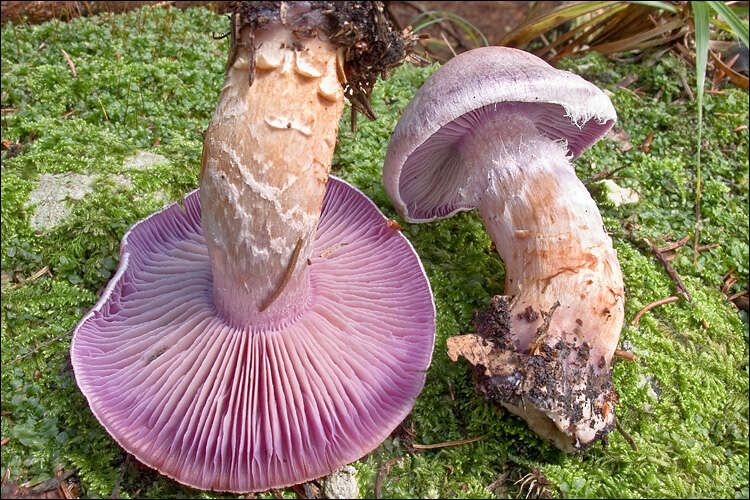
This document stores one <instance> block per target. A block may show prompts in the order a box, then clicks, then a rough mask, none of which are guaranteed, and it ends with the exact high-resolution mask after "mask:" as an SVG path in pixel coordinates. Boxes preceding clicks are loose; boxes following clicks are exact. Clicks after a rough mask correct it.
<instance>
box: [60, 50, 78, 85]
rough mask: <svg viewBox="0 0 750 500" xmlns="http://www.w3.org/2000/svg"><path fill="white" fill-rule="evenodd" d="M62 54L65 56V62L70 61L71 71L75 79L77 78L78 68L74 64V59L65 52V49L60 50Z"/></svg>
mask: <svg viewBox="0 0 750 500" xmlns="http://www.w3.org/2000/svg"><path fill="white" fill-rule="evenodd" d="M60 52H62V54H63V55H64V56H65V60H66V61H68V66H70V71H71V72H72V73H73V78H76V77H77V76H78V74H77V73H76V66H75V64H73V59H71V58H70V56H69V55H68V53H67V52H65V49H62V48H61V49H60Z"/></svg>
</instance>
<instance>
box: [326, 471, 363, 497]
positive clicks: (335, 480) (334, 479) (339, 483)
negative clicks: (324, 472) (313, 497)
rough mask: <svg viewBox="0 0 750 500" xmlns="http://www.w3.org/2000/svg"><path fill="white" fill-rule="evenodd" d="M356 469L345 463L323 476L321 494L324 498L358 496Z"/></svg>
mask: <svg viewBox="0 0 750 500" xmlns="http://www.w3.org/2000/svg"><path fill="white" fill-rule="evenodd" d="M356 474H357V469H355V468H354V467H352V466H351V465H345V466H343V467H341V468H340V469H336V470H335V471H333V472H331V473H330V474H329V475H328V477H326V478H325V482H324V484H323V495H324V496H325V497H326V498H359V486H358V485H357V477H356Z"/></svg>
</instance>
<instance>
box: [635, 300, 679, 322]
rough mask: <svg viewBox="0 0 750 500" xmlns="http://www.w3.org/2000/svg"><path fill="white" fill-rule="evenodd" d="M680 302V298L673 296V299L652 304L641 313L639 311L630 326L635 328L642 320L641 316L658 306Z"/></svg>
mask: <svg viewBox="0 0 750 500" xmlns="http://www.w3.org/2000/svg"><path fill="white" fill-rule="evenodd" d="M678 300H680V298H679V297H677V296H676V295H673V296H671V297H667V298H664V299H659V300H657V301H656V302H652V303H650V304H649V305H647V306H646V307H644V308H643V309H641V310H640V311H638V314H636V315H635V317H634V318H633V320H632V321H631V322H630V326H635V325H636V323H638V320H639V319H641V316H643V314H644V313H645V312H646V311H650V310H651V309H653V308H654V307H657V306H660V305H663V304H669V303H670V302H677V301H678Z"/></svg>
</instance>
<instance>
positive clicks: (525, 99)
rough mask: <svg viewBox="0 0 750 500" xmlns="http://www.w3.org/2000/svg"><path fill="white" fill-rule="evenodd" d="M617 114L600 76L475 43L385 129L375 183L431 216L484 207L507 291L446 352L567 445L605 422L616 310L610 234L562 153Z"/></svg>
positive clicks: (610, 421) (619, 300) (592, 434)
mask: <svg viewBox="0 0 750 500" xmlns="http://www.w3.org/2000/svg"><path fill="white" fill-rule="evenodd" d="M616 118H617V116H616V113H615V110H614V108H613V107H612V104H611V102H610V100H609V98H608V97H607V96H606V95H605V94H604V93H603V92H602V91H601V90H600V89H598V88H597V87H596V86H595V85H593V84H591V83H589V82H587V81H585V80H584V79H583V78H581V77H579V76H577V75H574V74H572V73H569V72H566V71H561V70H557V69H555V68H552V67H551V66H549V65H548V64H547V63H545V62H544V61H542V60H541V59H539V58H537V57H535V56H533V55H531V54H529V53H526V52H523V51H520V50H516V49H511V48H505V47H486V48H481V49H475V50H471V51H469V52H465V53H463V54H460V55H458V56H457V57H454V58H453V59H451V60H450V61H449V62H448V63H447V64H445V65H444V66H442V67H441V68H439V69H438V70H437V71H436V72H435V73H434V74H433V75H432V76H431V77H430V78H428V79H427V81H426V82H425V83H424V85H423V86H422V87H421V88H420V89H419V91H418V92H417V93H416V95H415V97H414V99H413V100H412V101H411V103H410V104H409V105H408V107H407V108H406V110H405V112H404V113H403V115H402V117H401V119H400V121H399V123H398V125H397V126H396V129H395V131H394V133H393V136H392V137H391V141H390V144H389V146H388V151H387V154H386V159H385V166H384V172H383V181H384V183H385V187H386V191H387V192H388V195H389V196H390V198H391V200H392V201H393V204H394V205H395V207H396V209H397V211H398V212H399V213H400V214H401V215H402V216H403V217H404V218H405V219H406V220H407V221H410V222H428V221H432V220H435V219H439V218H444V217H449V216H450V215H452V214H454V213H455V212H458V211H461V210H471V209H474V208H478V209H479V213H480V215H481V217H482V219H483V221H484V224H485V227H486V229H487V231H488V232H489V235H490V237H491V238H492V241H493V242H494V244H495V247H496V248H497V251H498V253H499V254H500V256H501V257H502V259H503V262H504V263H505V269H506V281H505V290H504V294H505V295H504V296H497V297H495V298H493V299H492V301H491V303H490V305H489V307H488V309H487V310H485V311H482V312H478V313H476V314H475V316H474V319H473V324H474V327H475V330H476V331H475V333H473V334H469V335H463V336H457V337H453V338H449V339H448V354H449V356H450V357H451V358H452V359H453V360H454V361H456V360H457V357H458V356H459V355H461V356H464V357H466V358H467V359H468V360H469V361H470V362H471V363H472V364H473V365H475V367H476V368H475V374H474V375H475V385H476V387H477V388H478V390H480V391H481V392H482V393H483V394H485V396H486V397H488V398H491V399H492V400H494V401H496V402H498V403H501V404H502V405H503V406H504V407H506V408H507V409H508V410H510V411H511V412H513V413H515V414H517V415H519V416H521V417H523V418H524V419H525V420H526V421H527V422H528V424H529V426H530V427H531V428H532V429H533V430H534V431H536V432H537V433H538V434H540V435H541V436H543V437H545V438H547V439H549V440H551V441H552V442H553V443H554V444H555V445H557V446H558V447H559V448H561V449H562V450H565V451H568V452H571V451H576V450H581V449H584V448H586V447H587V446H590V445H591V444H592V443H593V442H595V441H596V440H597V439H598V438H602V437H604V436H605V435H606V434H607V433H608V432H609V431H610V430H611V429H612V427H613V425H614V419H615V413H614V405H615V403H616V402H617V393H616V391H615V390H614V388H613V387H612V382H611V370H610V362H611V360H612V356H613V354H614V351H615V347H616V346H617V342H618V338H619V335H620V330H621V328H622V322H623V314H624V290H623V281H622V273H621V271H620V266H619V263H618V261H617V254H616V252H615V250H614V249H613V247H612V241H611V239H610V238H609V236H607V233H606V231H605V229H604V226H603V223H602V218H601V216H600V214H599V211H598V209H597V207H596V204H595V203H594V201H593V200H592V198H591V196H590V195H589V193H588V191H587V190H586V188H585V186H584V185H583V184H582V183H581V181H580V180H579V179H578V178H577V177H576V173H575V170H574V169H573V166H572V165H571V161H572V160H573V159H575V158H577V157H578V156H579V155H580V154H581V153H582V152H583V151H584V150H585V149H586V148H587V147H589V146H591V145H592V144H594V143H595V142H596V141H597V140H598V139H599V138H600V137H601V136H602V135H604V134H605V133H606V131H607V130H609V128H610V127H612V125H613V124H614V122H615V120H616Z"/></svg>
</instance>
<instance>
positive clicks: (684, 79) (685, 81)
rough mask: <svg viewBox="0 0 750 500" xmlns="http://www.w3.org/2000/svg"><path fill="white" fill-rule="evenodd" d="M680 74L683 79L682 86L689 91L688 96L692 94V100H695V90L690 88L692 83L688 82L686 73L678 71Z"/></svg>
mask: <svg viewBox="0 0 750 500" xmlns="http://www.w3.org/2000/svg"><path fill="white" fill-rule="evenodd" d="M678 74H679V75H680V80H682V86H683V87H685V91H686V92H687V94H688V96H690V100H691V101H694V100H695V94H693V90H692V89H691V88H690V84H688V82H687V79H686V78H685V75H683V74H682V73H681V72H678Z"/></svg>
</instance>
